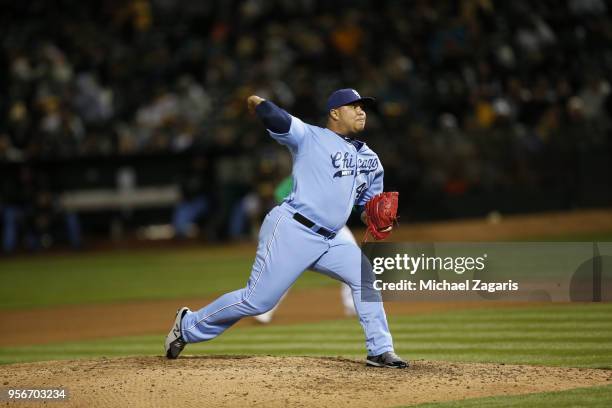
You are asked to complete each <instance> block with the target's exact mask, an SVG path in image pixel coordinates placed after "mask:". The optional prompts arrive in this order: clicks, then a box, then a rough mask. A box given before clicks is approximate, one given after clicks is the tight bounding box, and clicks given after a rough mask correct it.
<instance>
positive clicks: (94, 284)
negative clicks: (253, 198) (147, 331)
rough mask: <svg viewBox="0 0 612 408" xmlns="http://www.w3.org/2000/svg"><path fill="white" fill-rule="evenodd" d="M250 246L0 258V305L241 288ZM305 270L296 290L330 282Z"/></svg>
mask: <svg viewBox="0 0 612 408" xmlns="http://www.w3.org/2000/svg"><path fill="white" fill-rule="evenodd" d="M254 256H255V248H237V249H236V248H231V247H229V248H214V247H212V248H211V247H208V248H201V249H200V248H197V249H161V250H137V251H111V252H106V253H83V254H71V255H69V256H63V255H52V256H49V255H46V256H45V255H40V256H33V257H31V258H14V259H5V260H2V261H0V282H2V285H0V309H11V308H20V307H46V306H57V305H70V304H72V305H74V304H87V303H111V302H117V301H126V300H156V299H175V298H185V297H202V296H207V295H213V294H218V293H219V292H224V291H227V290H231V289H237V288H240V287H243V286H244V285H245V284H246V281H247V279H248V277H249V274H250V271H251V265H252V263H253V259H254ZM334 284H335V283H334V281H332V280H331V279H329V278H326V277H323V276H321V275H319V274H316V273H312V272H310V273H305V274H304V275H303V276H302V277H301V278H300V279H299V281H298V283H297V284H296V287H298V288H309V287H321V286H326V285H334Z"/></svg>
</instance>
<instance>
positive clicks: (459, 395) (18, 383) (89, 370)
mask: <svg viewBox="0 0 612 408" xmlns="http://www.w3.org/2000/svg"><path fill="white" fill-rule="evenodd" d="M0 381H2V383H3V384H4V386H3V387H10V388H26V387H27V388H31V387H66V388H68V390H69V399H68V401H67V403H66V404H64V403H63V404H62V407H65V406H70V407H82V406H88V407H109V406H133V407H145V406H185V407H191V406H194V407H195V406H197V407H200V406H236V407H244V406H261V407H286V406H289V407H296V406H309V407H310V406H314V407H334V408H336V407H338V406H346V405H349V404H350V406H352V407H372V406H377V407H378V406H396V405H410V404H417V403H422V402H433V401H445V400H458V399H464V398H474V397H483V396H491V395H511V394H525V393H533V392H544V391H557V390H565V389H570V388H576V387H587V386H595V385H603V384H610V382H611V381H612V372H610V371H606V370H595V369H579V368H560V367H533V366H524V365H500V364H472V363H470V364H468V363H449V362H440V361H436V362H434V361H422V360H419V361H414V362H413V363H412V366H411V367H410V368H409V369H407V370H391V369H379V368H369V367H366V366H365V365H364V363H363V362H362V361H358V360H350V359H344V358H316V357H271V356H267V357H250V356H209V357H181V358H180V359H178V360H166V359H165V358H162V357H130V358H116V359H105V358H102V359H95V360H77V361H49V362H40V363H28V364H13V365H8V366H2V367H0ZM19 406H20V407H26V406H34V404H31V405H28V403H24V402H20V403H19ZM37 406H40V405H37Z"/></svg>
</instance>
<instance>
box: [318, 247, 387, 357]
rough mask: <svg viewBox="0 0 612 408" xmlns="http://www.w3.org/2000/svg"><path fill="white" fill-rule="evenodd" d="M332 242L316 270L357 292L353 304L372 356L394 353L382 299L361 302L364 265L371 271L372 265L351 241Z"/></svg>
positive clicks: (354, 293) (354, 292)
mask: <svg viewBox="0 0 612 408" xmlns="http://www.w3.org/2000/svg"><path fill="white" fill-rule="evenodd" d="M336 241H338V239H334V240H332V241H330V248H329V250H328V251H327V252H326V253H325V254H324V255H323V256H322V257H321V258H319V260H318V261H317V262H316V263H315V265H314V266H313V269H314V270H315V271H317V272H321V273H323V274H325V275H328V276H331V277H332V278H334V279H338V280H340V281H343V282H345V283H347V284H348V285H349V286H350V287H351V290H352V292H353V300H354V302H355V308H356V309H357V315H358V316H359V323H361V327H363V330H364V332H365V337H366V348H367V350H368V355H370V356H375V355H380V354H383V353H385V352H388V351H393V340H392V339H391V333H390V332H389V326H388V324H387V316H386V314H385V309H384V307H383V303H382V299H381V300H380V301H377V302H363V301H362V299H361V268H362V261H363V262H365V264H364V266H365V267H366V268H367V267H368V266H369V265H370V263H369V261H368V260H367V258H365V257H364V258H365V259H362V256H363V255H362V253H361V250H360V249H359V247H357V246H356V245H355V244H354V243H352V242H350V241H344V240H343V241H341V242H340V243H338V242H336Z"/></svg>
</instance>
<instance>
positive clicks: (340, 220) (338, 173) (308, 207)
mask: <svg viewBox="0 0 612 408" xmlns="http://www.w3.org/2000/svg"><path fill="white" fill-rule="evenodd" d="M268 132H269V133H270V136H272V137H273V138H274V139H275V140H277V141H278V142H279V143H281V144H283V145H285V146H287V147H288V148H289V151H290V152H291V154H292V156H293V180H294V184H293V190H292V192H291V194H290V195H289V197H287V199H286V200H285V202H286V203H287V204H289V205H290V206H291V207H293V208H294V209H295V210H296V211H297V212H299V213H300V214H302V215H304V216H305V217H307V218H309V219H310V220H312V221H313V222H315V223H317V224H319V225H320V226H322V227H325V228H327V229H329V230H332V231H338V230H339V229H340V228H342V227H343V226H344V225H345V224H346V221H347V219H348V217H349V216H350V214H351V210H352V208H353V206H354V205H364V204H365V203H366V202H367V201H368V200H369V199H370V198H372V197H373V196H375V195H376V194H378V193H381V192H382V191H383V173H384V170H383V167H382V164H381V163H380V160H379V159H378V156H377V155H376V153H374V152H373V151H372V149H370V148H369V147H368V146H367V145H366V144H365V143H362V142H356V141H353V142H352V143H351V141H350V139H347V138H344V137H342V136H340V135H338V134H336V133H334V132H332V131H331V130H329V129H326V128H321V127H318V126H313V125H309V124H306V123H304V122H302V121H301V120H300V119H299V118H296V117H292V118H291V128H290V129H289V132H288V133H285V134H278V133H274V132H272V131H270V130H268Z"/></svg>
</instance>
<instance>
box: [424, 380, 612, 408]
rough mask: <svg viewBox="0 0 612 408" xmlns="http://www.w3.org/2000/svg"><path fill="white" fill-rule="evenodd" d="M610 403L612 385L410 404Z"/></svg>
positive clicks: (438, 407) (566, 407) (469, 407)
mask: <svg viewBox="0 0 612 408" xmlns="http://www.w3.org/2000/svg"><path fill="white" fill-rule="evenodd" d="M611 404H612V385H607V386H603V387H586V388H576V389H573V390H568V391H559V392H542V393H536V394H527V395H516V396H503V397H488V398H473V399H465V400H460V401H451V402H442V403H433V404H431V403H430V404H419V405H412V407H415V408H523V407H530V408H549V407H555V408H574V407H590V408H595V407H602V408H604V407H605V408H607V407H610V405H611Z"/></svg>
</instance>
